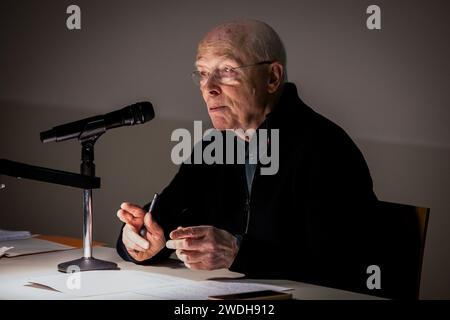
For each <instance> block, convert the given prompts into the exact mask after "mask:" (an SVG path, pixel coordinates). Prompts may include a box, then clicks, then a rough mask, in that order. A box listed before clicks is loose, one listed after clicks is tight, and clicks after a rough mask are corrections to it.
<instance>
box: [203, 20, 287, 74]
mask: <svg viewBox="0 0 450 320" xmlns="http://www.w3.org/2000/svg"><path fill="white" fill-rule="evenodd" d="M204 54H215V55H223V56H229V57H230V58H233V59H235V60H236V61H238V62H240V63H241V64H248V63H256V62H260V61H278V62H280V63H281V64H282V65H283V69H284V70H286V51H285V49H284V45H283V43H282V41H281V39H280V37H279V36H278V34H277V33H276V32H275V30H273V29H272V27H270V26H269V25H268V24H266V23H264V22H262V21H257V20H250V19H245V20H237V21H232V22H227V23H223V24H221V25H218V26H217V27H215V28H213V29H212V30H211V31H209V32H208V33H207V34H206V35H205V36H204V38H203V39H202V40H201V41H200V43H199V45H198V50H197V60H199V59H200V58H201V57H202V55H204ZM285 73H286V72H285ZM284 78H286V75H284Z"/></svg>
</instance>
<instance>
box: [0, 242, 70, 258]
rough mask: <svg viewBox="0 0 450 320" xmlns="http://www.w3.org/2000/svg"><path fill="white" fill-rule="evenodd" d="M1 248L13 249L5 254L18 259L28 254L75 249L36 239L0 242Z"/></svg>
mask: <svg viewBox="0 0 450 320" xmlns="http://www.w3.org/2000/svg"><path fill="white" fill-rule="evenodd" d="M0 247H13V248H12V249H10V250H8V251H7V252H6V253H5V256H6V257H16V256H21V255H26V254H34V253H42V252H51V251H61V250H70V249H73V248H74V247H71V246H66V245H63V244H59V243H56V242H52V241H47V240H41V239H36V238H30V239H23V240H10V241H0Z"/></svg>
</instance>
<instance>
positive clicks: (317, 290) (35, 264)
mask: <svg viewBox="0 0 450 320" xmlns="http://www.w3.org/2000/svg"><path fill="white" fill-rule="evenodd" d="M93 255H94V257H96V258H99V259H103V260H108V261H113V262H116V263H117V264H118V265H119V267H120V268H121V269H122V270H138V271H144V272H156V273H161V274H165V275H172V276H177V277H182V278H186V279H189V280H207V279H214V278H222V277H225V278H239V277H241V276H242V275H241V274H239V273H235V272H231V271H229V270H226V269H221V270H214V271H195V270H190V269H187V268H186V267H184V265H183V264H182V263H181V262H179V261H176V260H169V261H168V262H167V263H164V264H163V265H158V266H139V265H135V264H133V263H131V262H126V261H123V260H122V258H120V257H119V255H118V254H117V252H116V250H115V249H113V248H107V247H94V248H93ZM81 256H82V250H81V249H74V250H68V251H59V252H51V253H43V254H35V255H28V256H20V257H14V258H6V257H2V258H0V299H45V300H46V299H74V298H75V297H73V296H70V295H67V294H64V293H60V292H56V291H51V290H45V289H40V288H33V287H28V286H26V285H25V284H26V283H27V281H26V279H27V278H29V277H31V276H33V277H34V276H39V275H41V274H46V275H48V274H49V273H55V274H56V273H58V271H57V265H58V264H59V263H61V262H66V261H69V260H74V259H77V258H80V257H81ZM245 282H255V283H264V284H272V285H279V286H283V287H289V288H293V289H294V290H293V291H291V293H292V294H293V296H294V299H301V300H310V299H317V300H324V299H325V300H328V299H332V300H341V299H346V300H361V299H364V300H366V299H368V300H373V299H379V298H377V297H374V296H369V295H364V294H359V293H354V292H349V291H344V290H338V289H333V288H327V287H321V286H317V285H312V284H307V283H302V282H295V281H290V280H272V279H271V280H261V279H257V280H256V279H255V280H250V279H245ZM121 297H122V298H125V299H126V298H127V297H128V298H130V299H133V298H134V296H133V295H129V296H127V295H122V296H121ZM95 298H96V299H113V298H117V296H107V295H103V296H97V297H95Z"/></svg>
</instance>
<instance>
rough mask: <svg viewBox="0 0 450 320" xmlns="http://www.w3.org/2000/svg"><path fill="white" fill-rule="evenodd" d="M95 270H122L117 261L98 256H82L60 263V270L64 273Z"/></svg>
mask: <svg viewBox="0 0 450 320" xmlns="http://www.w3.org/2000/svg"><path fill="white" fill-rule="evenodd" d="M93 270H120V268H119V266H118V265H117V263H114V262H110V261H105V260H100V259H96V258H93V257H91V258H85V257H83V258H80V259H76V260H72V261H67V262H63V263H60V264H58V271H59V272H64V273H71V272H79V271H93Z"/></svg>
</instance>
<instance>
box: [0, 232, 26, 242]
mask: <svg viewBox="0 0 450 320" xmlns="http://www.w3.org/2000/svg"><path fill="white" fill-rule="evenodd" d="M28 238H31V233H30V231H9V230H3V229H0V241H7V240H20V239H28Z"/></svg>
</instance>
